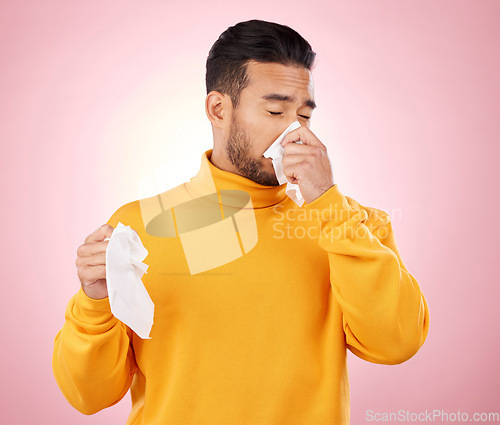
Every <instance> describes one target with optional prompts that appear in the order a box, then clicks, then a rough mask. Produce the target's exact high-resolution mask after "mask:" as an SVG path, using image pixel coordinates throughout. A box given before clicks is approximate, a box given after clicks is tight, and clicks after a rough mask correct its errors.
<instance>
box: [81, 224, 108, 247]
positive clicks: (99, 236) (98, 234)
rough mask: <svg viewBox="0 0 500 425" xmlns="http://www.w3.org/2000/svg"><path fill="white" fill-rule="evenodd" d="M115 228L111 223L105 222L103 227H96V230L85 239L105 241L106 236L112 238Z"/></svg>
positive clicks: (86, 241) (87, 240)
mask: <svg viewBox="0 0 500 425" xmlns="http://www.w3.org/2000/svg"><path fill="white" fill-rule="evenodd" d="M113 230H115V228H114V227H113V226H111V225H109V224H107V223H106V224H103V225H102V226H101V227H99V228H98V229H96V230H95V231H94V232H92V233H91V234H90V235H88V236H87V238H86V239H85V243H89V242H99V241H103V240H104V239H106V238H110V237H111V234H112V233H113Z"/></svg>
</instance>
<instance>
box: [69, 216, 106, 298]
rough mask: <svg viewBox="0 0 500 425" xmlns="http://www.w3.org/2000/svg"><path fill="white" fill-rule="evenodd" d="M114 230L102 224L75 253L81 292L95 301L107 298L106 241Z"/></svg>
mask: <svg viewBox="0 0 500 425" xmlns="http://www.w3.org/2000/svg"><path fill="white" fill-rule="evenodd" d="M113 230H115V228H114V227H113V226H110V225H109V224H103V225H102V226H101V227H99V228H98V229H97V230H96V231H95V232H93V233H91V234H90V235H89V236H87V239H85V242H84V244H83V245H80V246H79V247H78V250H77V251H76V254H77V258H76V268H77V270H78V277H79V279H80V283H81V284H82V289H83V291H84V292H85V293H86V294H87V295H88V296H89V297H90V298H94V299H96V300H100V299H103V298H106V297H107V296H108V287H107V284H106V249H107V247H108V243H109V240H108V241H105V240H104V239H106V238H110V237H111V234H112V233H113Z"/></svg>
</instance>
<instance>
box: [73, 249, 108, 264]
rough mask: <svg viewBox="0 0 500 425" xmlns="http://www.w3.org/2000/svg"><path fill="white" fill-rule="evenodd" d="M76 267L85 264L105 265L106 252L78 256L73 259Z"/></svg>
mask: <svg viewBox="0 0 500 425" xmlns="http://www.w3.org/2000/svg"><path fill="white" fill-rule="evenodd" d="M75 263H76V267H86V266H105V265H106V253H105V252H100V253H99V254H94V255H89V256H84V257H82V256H80V257H78V258H77V259H76V261H75Z"/></svg>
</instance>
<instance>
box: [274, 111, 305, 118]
mask: <svg viewBox="0 0 500 425" xmlns="http://www.w3.org/2000/svg"><path fill="white" fill-rule="evenodd" d="M267 112H269V113H270V114H271V115H281V114H283V112H273V111H267ZM299 117H302V118H305V119H306V120H308V119H310V118H311V117H308V116H307V115H299Z"/></svg>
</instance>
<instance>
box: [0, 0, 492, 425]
mask: <svg viewBox="0 0 500 425" xmlns="http://www.w3.org/2000/svg"><path fill="white" fill-rule="evenodd" d="M253 3H254V4H253V5H250V2H248V3H245V4H242V5H240V6H238V5H237V4H236V3H235V2H234V1H219V2H202V1H188V0H186V1H181V2H175V3H173V2H167V1H159V0H157V1H144V0H143V1H140V2H139V1H131V0H129V1H88V0H86V1H62V0H59V1H55V0H46V1H43V2H37V1H31V2H5V1H3V2H2V11H1V13H0V37H1V38H0V60H1V63H2V66H1V67H0V89H1V106H0V112H1V119H0V139H1V141H2V143H1V149H2V151H1V158H2V167H1V174H2V175H1V179H2V210H1V214H2V217H1V219H2V223H3V226H2V227H3V229H2V248H1V254H2V262H3V265H2V282H3V284H2V292H3V293H2V307H1V309H0V314H1V318H2V323H3V326H4V328H3V336H2V350H1V364H2V369H3V373H2V385H1V387H2V388H1V392H2V394H1V403H2V417H3V418H7V419H8V421H7V422H8V423H19V424H27V423H47V424H49V423H50V424H56V423H61V424H62V423H71V424H73V425H77V424H110V423H116V424H123V423H125V421H126V418H127V416H128V412H129V409H130V401H129V396H128V395H127V396H126V397H125V399H124V400H122V401H121V402H120V403H119V404H118V405H116V406H114V407H112V408H110V409H105V410H104V411H102V412H100V413H98V414H96V415H94V416H92V417H86V416H84V415H82V414H80V413H79V412H77V411H76V410H74V409H73V408H72V407H71V406H70V405H69V404H68V403H67V402H66V400H65V399H64V397H63V396H62V394H61V393H60V391H59V389H58V387H57V385H56V383H55V380H54V377H53V375H52V370H51V355H52V348H53V339H54V336H55V334H56V333H57V331H58V330H59V328H60V327H61V326H62V324H63V320H64V309H65V307H66V304H67V302H68V300H69V298H70V297H71V296H72V295H73V294H74V293H75V292H76V291H77V290H78V288H79V280H78V277H77V275H76V267H75V259H76V250H77V248H78V246H79V245H80V244H82V243H83V241H84V239H85V237H86V236H87V235H88V234H89V233H91V232H92V231H94V230H95V229H96V228H97V227H99V226H100V225H101V224H103V223H105V222H106V221H107V219H108V218H109V217H110V216H111V214H112V213H113V212H114V211H115V210H116V209H117V208H118V207H119V206H121V205H123V204H124V203H127V202H129V201H132V200H135V199H138V197H139V196H145V195H147V194H154V193H157V192H158V191H162V190H166V189H167V188H169V187H173V186H175V185H177V184H180V183H181V182H183V181H185V180H187V179H189V178H190V177H191V176H192V175H194V174H195V173H196V172H197V170H198V167H199V163H200V157H201V154H202V152H203V151H204V150H206V149H209V148H211V147H212V133H211V129H210V125H209V122H208V119H207V118H206V116H205V112H204V101H205V86H204V75H205V60H206V57H207V54H208V51H209V49H210V47H211V46H212V44H213V43H214V42H215V40H216V39H217V37H218V36H219V35H220V33H221V32H223V31H224V30H225V29H226V28H227V27H228V26H230V25H234V24H235V23H237V22H239V21H243V20H248V19H252V18H259V19H265V20H271V21H275V22H279V23H282V24H286V25H289V26H291V27H292V28H294V29H296V30H297V31H298V32H299V33H301V34H302V35H303V36H304V37H305V38H306V39H307V40H308V41H309V42H310V43H311V45H312V47H313V50H315V51H316V53H317V65H316V68H315V69H314V70H313V76H314V81H315V95H316V102H317V104H318V109H317V110H316V111H315V115H314V117H313V120H312V123H311V129H312V130H313V132H315V134H316V135H317V136H318V137H319V138H320V140H322V142H323V143H324V144H325V145H326V146H327V147H328V150H329V155H330V158H331V160H332V164H333V166H334V177H335V181H336V182H337V183H338V184H339V188H340V190H341V191H342V192H343V193H344V194H345V195H348V196H351V197H353V198H354V199H356V200H358V201H359V202H360V203H361V204H364V205H368V206H373V207H376V208H379V209H383V210H384V211H387V212H389V213H390V214H391V216H392V217H393V227H394V230H395V233H396V239H397V241H398V244H399V247H400V251H401V254H402V257H403V259H404V262H405V265H406V266H407V267H408V269H409V270H410V272H411V273H412V274H413V275H414V276H415V277H416V278H417V280H418V281H419V283H420V285H421V288H422V290H423V292H424V294H425V296H426V298H427V301H428V303H429V308H430V320H431V322H430V332H429V336H428V339H427V342H426V343H425V345H424V346H423V348H422V349H421V351H420V352H419V353H418V354H417V355H416V356H415V357H414V358H412V359H410V360H409V361H408V362H406V363H404V364H402V365H397V366H385V365H376V364H372V363H368V362H365V361H363V360H361V359H359V358H357V357H355V356H354V355H352V354H351V353H349V364H350V378H351V412H352V423H353V424H360V423H365V412H366V411H367V410H373V411H376V412H390V411H397V410H400V409H404V410H409V411H411V412H417V413H418V412H422V411H425V410H426V409H443V410H445V411H448V412H456V411H462V412H464V411H465V412H468V413H469V414H472V413H474V412H489V411H500V407H499V403H498V400H499V398H500V397H499V395H500V391H499V383H498V381H499V367H498V352H499V349H500V342H499V341H500V339H499V331H500V326H499V309H498V299H499V295H500V291H499V283H500V282H499V279H498V272H497V270H496V266H497V265H498V254H499V248H500V247H499V242H498V241H499V238H500V234H499V231H498V224H497V220H498V215H499V213H500V211H499V197H498V182H499V179H498V177H499V176H498V174H497V173H495V171H494V170H495V167H496V166H498V157H499V153H500V151H499V144H500V143H499V142H500V140H499V133H500V120H499V119H498V118H499V110H500V100H499V99H500V82H499V79H498V75H500V69H499V68H500V66H499V65H500V60H499V55H498V43H499V41H500V38H499V36H500V27H499V26H498V17H499V16H500V2H499V1H498V0H492V1H486V0H480V1H472V0H468V1H464V0H448V1H443V0H440V1H435V0H434V1H431V0H428V1H422V0H419V1H413V0H412V1H410V0H406V1H404V2H402V1H397V0H393V1H387V0H386V1H382V0H378V1H373V0H370V1H349V2H348V1H343V2H340V1H321V2H319V1H307V2H304V1H290V0H289V1H286V2H285V1H277V2H269V1H262V2H261V1H257V2H253ZM256 11H259V12H258V13H256ZM7 422H6V423H7Z"/></svg>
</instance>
